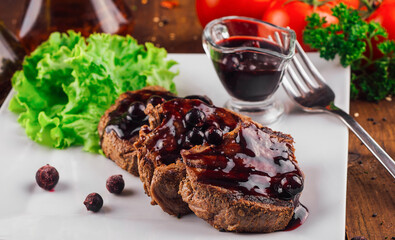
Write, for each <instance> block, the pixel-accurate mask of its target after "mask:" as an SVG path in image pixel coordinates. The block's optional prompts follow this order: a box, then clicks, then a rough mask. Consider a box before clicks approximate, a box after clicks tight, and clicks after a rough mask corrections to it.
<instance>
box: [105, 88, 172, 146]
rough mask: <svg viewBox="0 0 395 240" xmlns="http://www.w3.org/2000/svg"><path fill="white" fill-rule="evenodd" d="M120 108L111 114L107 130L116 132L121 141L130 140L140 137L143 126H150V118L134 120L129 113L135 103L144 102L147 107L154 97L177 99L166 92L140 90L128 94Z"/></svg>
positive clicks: (144, 117)
mask: <svg viewBox="0 0 395 240" xmlns="http://www.w3.org/2000/svg"><path fill="white" fill-rule="evenodd" d="M126 94H127V97H126V98H125V99H123V100H122V101H121V102H120V104H119V106H118V107H117V108H116V109H115V110H114V111H112V112H111V113H110V114H109V121H108V124H107V126H106V128H105V131H106V132H107V133H109V132H111V131H114V132H115V133H116V134H117V136H118V137H119V138H121V139H130V138H132V137H134V136H138V133H139V130H140V128H141V126H143V125H147V124H148V117H147V116H145V115H144V116H143V117H142V118H138V119H133V118H132V117H131V116H130V114H129V113H128V108H129V107H130V106H131V105H132V104H133V103H135V102H142V103H143V104H144V105H145V106H146V105H147V101H148V100H149V99H150V97H152V96H159V97H162V98H163V99H164V100H170V99H172V98H175V96H174V95H173V94H171V93H170V92H165V91H152V90H139V91H135V92H127V93H126Z"/></svg>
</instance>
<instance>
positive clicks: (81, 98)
mask: <svg viewBox="0 0 395 240" xmlns="http://www.w3.org/2000/svg"><path fill="white" fill-rule="evenodd" d="M166 56H167V52H166V50H165V49H163V48H156V47H155V46H154V45H153V44H151V43H146V44H145V45H140V44H138V43H137V41H136V40H135V39H134V38H132V37H130V36H126V37H123V36H118V35H109V34H92V35H91V36H90V37H89V38H86V39H85V38H84V37H82V36H81V35H80V34H79V33H75V32H73V31H69V32H68V33H67V34H65V33H63V34H61V33H58V32H56V33H53V34H51V36H50V37H49V39H48V40H47V41H46V42H44V43H42V44H41V45H40V46H39V47H38V48H37V49H36V50H35V51H34V52H33V53H32V54H31V55H30V56H29V57H26V58H25V60H24V62H23V69H22V70H21V71H18V72H16V73H15V74H14V76H13V78H12V85H13V87H14V90H15V91H16V94H15V95H14V96H13V98H12V99H11V102H10V105H9V109H10V110H11V111H12V112H15V113H18V114H19V118H18V122H19V123H20V124H21V125H22V126H23V127H24V128H25V130H26V134H27V135H28V136H29V137H30V138H31V139H32V140H34V141H36V142H38V143H40V144H43V145H47V146H52V147H55V148H59V149H63V148H67V147H69V146H72V145H83V149H84V150H85V151H88V152H94V153H99V152H101V150H100V145H99V141H100V140H99V135H98V132H97V125H98V122H99V120H100V117H101V116H102V115H103V113H104V112H105V110H106V109H107V108H108V107H110V106H111V104H113V103H114V102H115V99H116V98H117V97H118V96H119V95H120V94H121V93H123V92H126V91H128V90H137V89H141V88H143V87H145V86H148V85H159V86H163V87H165V88H166V89H168V90H169V91H172V92H174V93H175V92H176V88H175V84H174V82H173V78H174V77H175V76H176V75H177V74H178V73H177V72H172V71H170V68H171V67H172V66H173V65H174V64H176V62H175V61H172V60H167V59H166Z"/></svg>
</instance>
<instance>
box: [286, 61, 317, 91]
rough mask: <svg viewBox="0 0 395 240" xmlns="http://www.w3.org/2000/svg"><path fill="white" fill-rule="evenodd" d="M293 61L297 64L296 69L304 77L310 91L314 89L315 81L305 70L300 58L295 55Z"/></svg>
mask: <svg viewBox="0 0 395 240" xmlns="http://www.w3.org/2000/svg"><path fill="white" fill-rule="evenodd" d="M291 63H292V64H293V65H294V66H295V68H296V70H297V71H298V73H299V75H300V76H301V77H302V80H303V82H304V83H305V84H306V86H307V87H308V88H309V90H310V91H311V90H313V88H314V86H313V84H314V81H313V80H312V79H311V77H310V76H309V75H308V74H307V72H306V71H305V70H304V68H303V67H302V65H301V63H300V62H299V60H298V58H297V57H296V56H294V57H293V59H292V60H291Z"/></svg>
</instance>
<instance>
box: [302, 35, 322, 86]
mask: <svg viewBox="0 0 395 240" xmlns="http://www.w3.org/2000/svg"><path fill="white" fill-rule="evenodd" d="M295 45H296V50H297V51H298V52H299V55H300V56H301V58H302V60H303V62H304V64H305V65H306V66H307V68H308V69H309V70H310V73H311V75H312V76H313V77H314V79H315V80H316V82H317V84H318V85H319V86H322V85H324V84H325V80H324V77H323V76H322V75H321V74H320V72H319V71H318V70H317V68H316V67H315V66H314V64H313V63H312V62H311V60H310V59H309V57H307V54H306V52H305V51H304V50H303V48H302V47H301V46H300V44H299V42H298V41H296V44H295Z"/></svg>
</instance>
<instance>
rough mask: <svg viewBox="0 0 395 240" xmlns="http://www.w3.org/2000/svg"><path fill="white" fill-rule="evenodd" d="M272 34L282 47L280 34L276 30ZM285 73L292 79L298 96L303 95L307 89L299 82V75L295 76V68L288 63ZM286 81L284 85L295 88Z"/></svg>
mask: <svg viewBox="0 0 395 240" xmlns="http://www.w3.org/2000/svg"><path fill="white" fill-rule="evenodd" d="M274 36H275V38H276V41H277V43H278V44H279V45H280V46H281V47H282V46H283V44H282V42H281V39H280V34H279V33H278V32H275V33H274ZM287 75H288V76H289V77H290V78H289V79H290V80H291V81H292V83H293V85H294V86H295V87H296V89H297V90H298V92H299V94H300V96H302V97H304V96H305V95H306V92H307V91H309V90H306V89H304V87H303V84H301V82H300V80H299V77H298V76H297V74H296V72H295V70H294V69H293V68H292V66H291V65H288V71H287ZM287 81H289V80H288V78H287ZM287 83H288V84H287V86H286V87H288V88H289V89H293V90H294V89H295V88H293V87H292V86H291V85H290V82H287ZM292 95H293V96H296V94H295V92H293V94H292Z"/></svg>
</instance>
